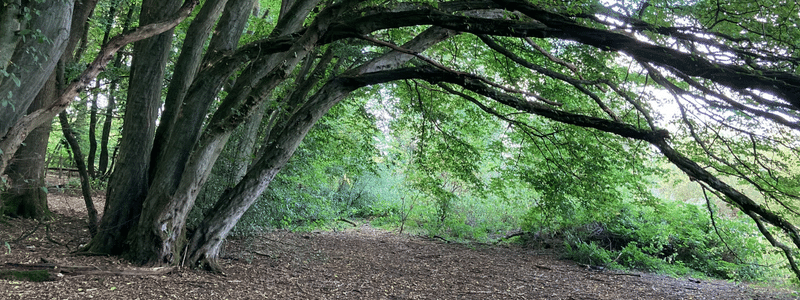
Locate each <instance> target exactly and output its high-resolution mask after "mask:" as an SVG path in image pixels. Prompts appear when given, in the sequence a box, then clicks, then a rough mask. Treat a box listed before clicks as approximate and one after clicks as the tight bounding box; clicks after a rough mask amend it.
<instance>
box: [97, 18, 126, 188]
mask: <svg viewBox="0 0 800 300" xmlns="http://www.w3.org/2000/svg"><path fill="white" fill-rule="evenodd" d="M116 11H117V8H116V6H112V7H111V8H109V11H108V20H109V23H108V25H106V29H105V33H103V40H104V41H105V40H107V39H108V38H109V36H110V35H111V28H112V27H113V26H112V25H113V22H111V21H110V20H112V19H113V18H114V16H115V15H116ZM133 12H134V6H131V7H130V8H128V13H127V14H126V15H125V20H123V21H122V23H123V24H122V29H123V30H127V29H128V27H130V25H131V21H132V20H133ZM122 56H123V54H122V53H117V55H116V58H114V62H113V63H111V66H112V67H113V68H119V67H120V66H121V65H122ZM118 85H119V79H118V78H114V79H112V80H111V84H110V85H109V87H108V94H107V97H108V98H107V99H108V105H107V106H106V112H105V119H103V132H102V133H101V135H100V159H99V160H100V162H99V163H98V168H97V173H99V175H100V176H105V175H106V173H107V172H108V171H109V170H108V160H109V156H108V139H109V138H110V136H111V126H112V121H113V120H114V109H116V91H117V86H118Z"/></svg>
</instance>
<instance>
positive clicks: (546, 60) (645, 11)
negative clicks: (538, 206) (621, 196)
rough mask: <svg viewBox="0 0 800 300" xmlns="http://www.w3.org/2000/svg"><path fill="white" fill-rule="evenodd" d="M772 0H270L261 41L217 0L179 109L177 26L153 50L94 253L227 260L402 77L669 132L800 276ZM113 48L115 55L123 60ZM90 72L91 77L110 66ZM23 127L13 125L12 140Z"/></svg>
mask: <svg viewBox="0 0 800 300" xmlns="http://www.w3.org/2000/svg"><path fill="white" fill-rule="evenodd" d="M155 2H156V1H144V2H143V3H142V9H143V13H142V16H141V17H140V24H147V23H151V22H154V21H155V20H158V19H160V18H162V17H164V16H166V15H169V14H171V13H172V12H174V11H176V10H177V9H178V8H177V6H178V5H179V3H175V2H174V1H173V2H170V1H166V2H159V3H157V4H156V3H155ZM768 2H771V3H769V4H768V5H767V4H758V3H751V2H747V1H732V2H726V3H720V2H716V1H696V2H691V3H685V2H682V1H669V0H660V1H646V2H642V3H636V4H628V3H611V4H603V3H601V2H599V1H593V0H585V1H570V2H562V1H527V0H464V1H458V0H456V1H442V2H437V1H354V0H342V1H320V0H296V1H288V0H287V1H281V2H280V4H278V3H277V1H275V2H274V3H272V2H269V3H270V4H271V5H272V6H271V8H278V10H279V12H277V13H276V12H274V11H273V12H272V15H271V16H275V17H274V19H273V20H274V22H273V23H269V24H266V23H263V22H262V23H261V27H259V28H258V30H256V31H255V32H254V33H253V34H248V35H246V36H244V37H242V32H243V28H244V26H245V24H246V22H247V20H248V18H250V15H251V12H252V9H253V6H254V4H255V2H254V1H252V0H228V1H224V0H209V1H206V2H205V3H204V4H203V6H202V7H201V8H200V10H199V11H198V12H197V14H196V15H195V16H194V18H193V19H191V21H189V22H190V23H188V27H187V28H186V29H185V32H186V34H185V35H184V38H183V40H181V41H177V43H175V44H176V45H180V47H181V48H180V49H181V50H180V52H179V56H178V58H177V61H176V63H175V64H174V65H173V66H171V70H173V71H172V73H171V74H170V76H169V77H170V79H171V80H170V82H169V85H168V87H167V91H166V93H165V100H164V104H163V107H164V108H163V112H162V113H161V114H160V115H159V114H158V113H157V109H158V107H159V106H160V105H161V103H160V98H161V94H162V93H161V87H162V84H161V80H162V79H163V77H165V76H166V75H165V73H164V72H165V70H167V68H166V63H165V62H166V60H165V55H166V53H167V51H168V50H169V49H170V48H172V47H173V46H171V45H172V43H173V42H172V41H170V39H171V38H172V37H173V36H175V35H174V34H172V33H169V32H167V33H165V34H164V35H161V36H159V37H157V38H154V39H150V40H147V41H143V42H141V43H140V44H137V46H135V47H134V50H133V56H134V59H133V62H132V66H133V71H132V76H131V78H130V86H131V90H130V91H129V92H128V99H127V106H126V108H125V110H126V113H125V120H124V125H123V126H124V129H123V133H122V134H123V137H122V142H121V154H120V159H119V166H118V167H117V168H116V169H115V171H114V173H113V175H112V177H111V181H110V183H109V190H108V200H107V206H106V208H105V210H104V214H103V219H102V221H101V223H100V227H99V230H98V234H97V235H96V236H95V237H94V238H93V240H92V242H91V243H90V244H89V245H87V247H86V249H85V250H86V251H89V252H96V253H112V254H127V255H128V257H130V258H131V259H132V260H133V261H135V262H137V263H140V264H143V265H174V264H178V263H182V262H185V263H186V264H188V265H191V266H197V267H205V268H208V269H210V270H215V271H221V267H220V266H219V264H218V263H217V257H218V254H219V250H220V246H221V244H222V242H223V241H224V239H225V238H226V236H227V235H228V233H229V232H230V230H231V228H232V227H233V226H234V225H235V224H236V222H237V220H238V219H239V218H240V217H241V216H242V214H243V213H244V212H245V211H246V210H247V209H248V208H249V207H250V205H252V203H253V202H254V201H255V199H256V198H257V197H258V196H259V195H260V194H261V193H262V192H264V190H265V189H267V188H268V187H269V184H270V182H271V180H272V179H273V178H274V176H275V175H276V174H277V173H278V172H280V170H281V168H283V167H284V166H285V164H286V163H287V161H288V160H289V158H290V157H291V156H292V155H293V153H294V151H295V150H296V148H297V146H298V144H299V143H300V142H301V141H302V140H303V138H304V136H305V135H306V134H307V133H308V131H309V130H310V129H311V127H312V126H313V125H314V124H315V123H316V122H317V121H318V120H319V119H320V118H321V117H322V116H323V115H324V114H325V113H326V112H327V111H328V109H330V108H331V107H332V106H334V105H336V104H337V103H338V102H340V101H346V99H347V98H348V95H349V94H350V93H352V92H353V91H356V90H358V89H360V88H363V87H366V86H373V85H383V86H384V87H386V88H387V90H389V91H391V88H392V86H393V84H394V83H398V82H403V83H405V84H408V85H413V86H414V87H418V88H421V89H426V90H430V91H432V94H436V93H439V94H441V95H443V96H442V98H443V99H447V100H449V101H463V103H468V104H470V105H474V106H475V107H477V108H479V110H480V111H482V112H483V113H485V114H486V115H488V116H493V117H496V118H499V119H501V120H503V121H504V122H507V123H508V124H509V126H510V128H511V129H510V130H513V131H517V132H525V133H527V134H528V135H529V136H530V137H531V141H532V142H536V141H544V140H547V139H549V138H550V137H551V136H552V135H553V134H555V133H553V134H542V133H537V128H540V127H542V126H543V125H542V124H543V123H548V124H553V123H556V124H565V125H564V126H565V127H564V128H566V129H564V130H568V131H581V132H604V133H608V134H602V135H598V136H597V138H598V139H602V141H603V143H606V144H614V145H625V146H619V147H610V148H614V149H619V151H624V149H625V148H626V147H630V145H637V146H638V147H651V148H652V149H654V150H657V151H658V152H659V153H660V155H663V157H665V158H666V159H667V160H669V161H670V162H671V163H672V164H674V165H675V166H677V167H678V168H679V169H680V170H682V171H683V172H684V173H686V174H687V176H688V177H689V178H690V179H691V180H694V181H696V182H697V183H698V184H700V185H701V186H703V188H704V189H707V190H709V191H711V192H712V193H713V194H714V195H716V196H717V197H719V198H720V199H722V200H723V201H725V202H727V203H729V204H730V205H732V206H733V207H735V208H737V209H739V210H741V212H742V213H744V214H746V215H748V216H750V217H751V219H752V220H753V222H755V223H756V224H757V225H758V228H759V230H760V231H761V233H762V234H763V235H764V236H765V237H766V238H767V239H768V240H769V241H770V243H772V244H773V245H774V246H775V247H778V248H779V249H781V250H782V251H783V252H784V254H785V255H786V258H787V261H788V263H789V265H790V267H791V268H792V270H793V271H794V272H795V273H796V274H797V275H798V277H800V269H798V267H797V264H796V262H795V259H796V257H795V256H796V254H795V252H796V251H797V250H798V248H800V235H798V232H797V228H796V226H795V225H794V223H793V222H795V220H796V218H797V216H796V215H797V213H796V211H797V209H796V205H797V202H796V200H797V199H798V197H799V196H800V195H798V192H797V191H798V186H797V182H798V181H797V178H798V174H797V169H796V163H797V162H798V158H800V155H799V154H800V152H798V149H797V136H798V134H797V130H798V125H797V124H798V117H800V115H798V107H800V102H798V97H797V96H798V93H800V88H798V87H800V77H798V76H797V75H796V72H795V71H794V70H795V69H796V68H797V65H798V56H797V53H796V51H797V45H796V42H795V41H796V40H797V37H798V36H799V35H800V32H798V29H797V28H795V27H794V26H792V24H796V23H797V21H798V20H797V19H798V13H797V12H798V9H799V8H798V6H797V5H796V4H794V5H792V4H790V3H782V2H781V1H768ZM265 3H267V2H265ZM160 5H165V7H161V6H160ZM186 7H188V6H187V5H184V9H186ZM159 13H163V15H158V14H159ZM254 18H255V17H254ZM171 24H174V23H171ZM214 24H216V27H213V26H214ZM212 28H213V30H212ZM212 32H213V34H212ZM110 43H113V39H112V42H110ZM145 45H148V46H145ZM205 45H207V46H205ZM116 49H118V48H116ZM109 54H110V53H109V52H103V54H102V55H99V56H98V58H97V59H98V60H104V62H105V63H107V62H108V60H109V59H110V58H111V56H110V55H109ZM139 63H142V64H144V65H147V66H141V67H140V65H139ZM91 67H92V68H94V67H95V66H91ZM91 70H93V71H91V72H90V75H91V76H92V77H81V80H84V79H87V78H93V76H94V75H96V74H97V72H98V71H99V70H100V68H95V69H91ZM87 72H88V71H87ZM80 82H83V81H80ZM4 84H5V83H4ZM225 84H229V87H226V88H225V89H224V92H221V91H223V86H224V85H225ZM84 86H85V85H84ZM78 87H81V86H75V87H72V88H71V90H72V91H74V90H75V88H78ZM68 91H70V90H68ZM2 93H5V90H0V94H2ZM144 94H147V96H146V97H144V96H142V95H144ZM420 95H421V93H420ZM73 96H74V95H73ZM73 96H69V97H73ZM69 97H68V98H69ZM420 97H421V96H420ZM145 98H146V99H145ZM62 99H64V98H63V97H62ZM65 100H66V102H68V101H70V100H71V98H69V99H65ZM61 103H62V104H59V105H64V104H63V103H65V102H61ZM420 103H422V101H420ZM667 107H674V109H673V111H674V114H668V112H669V111H668V109H666V108H667ZM260 109H265V110H266V111H265V112H264V116H270V117H269V118H267V119H268V120H267V121H265V122H267V125H266V126H269V132H270V134H269V135H267V136H266V138H264V139H263V140H261V141H258V147H259V149H260V150H259V151H258V153H259V154H258V156H257V157H256V160H255V161H254V162H253V163H252V164H251V165H250V166H249V168H248V170H247V172H246V173H245V174H244V175H243V177H241V179H240V180H239V181H238V183H237V184H236V185H235V186H234V187H232V188H230V189H228V190H226V191H225V192H224V193H223V194H222V196H220V198H219V199H218V200H217V202H216V205H215V206H214V207H213V208H212V209H211V210H210V211H208V212H207V213H206V215H205V217H204V219H203V220H202V221H201V222H200V223H199V225H198V226H197V227H196V228H192V230H191V232H188V231H187V228H186V220H187V216H188V213H189V211H190V209H191V208H192V207H193V205H194V203H195V200H196V198H197V195H198V192H199V191H200V189H201V187H202V186H203V185H204V184H205V182H206V180H207V179H208V176H209V172H210V170H211V166H213V164H214V162H215V161H216V159H217V157H218V156H219V153H220V151H221V150H222V148H223V146H224V145H225V143H226V142H227V140H228V138H229V137H230V135H231V133H232V132H233V130H234V129H236V128H237V127H238V126H241V125H242V124H244V123H246V122H247V121H248V120H254V119H255V120H258V119H261V118H260V117H255V118H251V116H252V115H254V114H256V113H257V112H258V114H260V112H259V110H260ZM6 113H8V112H6ZM31 116H32V114H29V115H28V116H26V117H24V118H21V119H20V120H21V121H14V122H17V124H20V122H23V120H25V119H30V118H34V117H35V115H34V116H33V117H31ZM50 117H52V116H50ZM156 120H158V123H157V124H158V128H155V126H156ZM17 126H18V125H14V128H17ZM7 127H10V126H7ZM0 129H3V130H4V131H3V132H5V131H7V129H5V128H0ZM18 135H19V133H17V131H13V130H12V131H8V133H7V134H6V136H5V137H4V139H3V140H2V141H0V146H2V145H3V144H2V143H5V142H7V141H10V140H12V139H15V138H17V136H18ZM630 141H638V143H633V144H631V143H629V142H630ZM648 145H649V146H648ZM2 149H3V151H5V154H4V155H8V153H9V152H13V150H11V148H2ZM6 149H9V150H6ZM14 149H16V148H14ZM574 151H580V150H574ZM584 151H585V150H584ZM4 157H5V156H4ZM2 167H3V169H4V168H5V163H4V164H3V165H2ZM0 170H2V169H0ZM731 179H733V180H736V181H741V182H743V183H744V184H746V185H749V186H752V187H753V188H754V189H755V190H757V191H759V192H760V193H761V194H762V195H763V200H755V199H753V198H752V197H751V196H747V195H745V194H743V193H742V192H740V191H738V190H736V189H735V188H733V187H732V185H731V183H729V182H726V181H727V180H731ZM565 180H569V179H565ZM572 180H574V178H573V179H572Z"/></svg>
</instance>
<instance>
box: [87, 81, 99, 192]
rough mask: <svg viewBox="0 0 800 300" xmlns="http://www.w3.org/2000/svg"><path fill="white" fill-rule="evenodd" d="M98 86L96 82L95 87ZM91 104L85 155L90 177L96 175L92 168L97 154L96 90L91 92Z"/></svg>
mask: <svg viewBox="0 0 800 300" xmlns="http://www.w3.org/2000/svg"><path fill="white" fill-rule="evenodd" d="M98 88H100V84H99V83H98V84H97V85H96V86H95V89H98ZM91 97H92V100H91V101H92V106H91V107H90V108H89V153H88V154H87V157H86V171H87V172H89V176H91V177H92V178H95V177H97V172H95V170H94V162H95V160H96V159H95V157H96V156H97V97H98V91H97V90H95V91H94V92H93V93H92V96H91Z"/></svg>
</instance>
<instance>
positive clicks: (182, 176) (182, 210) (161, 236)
mask: <svg viewBox="0 0 800 300" xmlns="http://www.w3.org/2000/svg"><path fill="white" fill-rule="evenodd" d="M231 4H232V5H235V4H238V5H246V6H247V8H248V9H239V11H240V13H241V14H243V16H238V17H236V18H235V19H237V20H240V21H239V22H245V21H246V17H244V16H247V15H249V11H250V10H249V8H251V7H252V2H249V1H231ZM229 8H230V7H229ZM309 10H310V9H309ZM220 26H221V27H222V28H223V29H221V30H220V31H218V35H215V36H214V39H215V40H218V39H225V40H226V41H212V43H211V44H212V45H214V46H215V47H225V46H233V45H235V43H234V42H233V41H234V40H238V38H239V37H240V32H241V31H240V30H237V31H236V32H234V31H231V30H230V29H229V28H227V27H228V26H232V27H238V26H243V25H236V24H235V23H221V22H220ZM231 33H233V34H231ZM224 50H226V49H210V52H209V54H210V55H214V54H215V52H219V51H224ZM276 56H277V55H276ZM280 56H281V57H284V56H287V55H280ZM280 61H282V60H278V59H277V58H275V59H273V60H272V61H271V62H270V63H271V64H267V65H265V66H261V67H262V68H269V67H274V66H276V65H277V64H278V63H276V62H280ZM233 70H235V69H233V68H231V69H229V71H230V72H229V73H225V72H210V73H201V74H200V75H199V76H198V78H197V79H195V83H193V84H192V87H193V88H190V90H189V91H188V93H187V96H186V99H185V100H184V101H183V102H184V103H183V105H181V107H180V113H179V114H177V117H176V119H175V120H174V121H173V122H172V124H165V125H167V126H169V125H172V126H170V127H171V128H169V130H168V131H167V133H166V135H167V136H168V138H166V139H165V140H164V142H165V143H166V144H165V145H162V146H161V149H162V150H161V152H162V153H160V155H159V156H158V164H157V165H156V168H155V171H154V178H153V181H152V182H153V186H152V187H151V190H150V193H149V194H148V195H147V199H146V201H145V203H144V208H143V211H142V216H141V219H140V220H139V224H138V228H137V230H136V232H135V233H134V234H132V236H131V247H132V248H131V251H130V256H131V257H132V258H133V260H134V261H136V262H138V263H142V264H149V265H158V264H170V263H174V262H175V259H176V257H179V254H180V250H181V249H182V247H181V245H182V243H183V241H182V240H183V239H182V236H183V235H184V229H185V228H184V227H185V224H186V217H187V216H188V213H189V211H190V209H191V207H192V206H193V205H194V201H195V199H196V197H197V193H198V192H199V191H200V190H201V189H200V187H202V183H204V182H205V180H206V179H207V177H208V174H209V173H210V171H211V168H212V166H213V164H214V162H215V161H216V158H217V157H218V156H219V152H220V151H221V150H222V148H223V146H224V144H225V142H227V139H228V137H230V134H231V132H232V130H233V129H234V128H235V127H236V124H228V123H225V122H220V121H219V119H224V118H223V117H219V116H216V115H215V117H214V118H212V121H211V125H209V126H208V127H209V129H206V132H212V133H211V134H210V135H211V136H212V137H204V138H200V140H199V141H198V136H199V134H200V132H199V131H200V129H201V127H202V126H203V122H204V120H203V119H202V118H201V117H202V116H204V115H205V114H206V111H207V110H208V107H209V105H210V104H211V100H213V99H214V96H215V95H216V94H217V92H218V91H219V88H220V87H221V82H222V80H219V79H226V78H227V76H229V75H230V73H232V71H233ZM209 77H210V78H219V79H213V80H209ZM198 82H199V83H206V84H199V85H198ZM212 82H213V83H214V84H213V85H211V86H209V85H210V83H212ZM228 98H232V97H231V96H230V95H229V97H228ZM228 98H226V100H224V101H223V104H222V105H223V106H225V105H226V104H225V103H229V102H231V100H229V99H228ZM232 107H233V108H235V106H232ZM218 111H224V112H222V113H220V114H222V115H225V116H231V115H235V114H236V113H237V111H236V110H235V109H219V110H218ZM246 112H247V111H246V110H245V113H246ZM215 120H216V121H215ZM207 135H209V134H207ZM193 148H200V149H202V150H194V151H193V150H192V149H193Z"/></svg>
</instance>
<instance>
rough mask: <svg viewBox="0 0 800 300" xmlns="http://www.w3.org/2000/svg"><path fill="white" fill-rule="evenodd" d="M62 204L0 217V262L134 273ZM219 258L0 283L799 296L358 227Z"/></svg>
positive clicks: (480, 294)
mask: <svg viewBox="0 0 800 300" xmlns="http://www.w3.org/2000/svg"><path fill="white" fill-rule="evenodd" d="M57 199H61V198H57ZM57 199H54V200H57ZM62 200H63V199H62ZM76 201H77V200H76ZM74 206H77V205H74ZM65 208H69V209H70V210H57V211H59V212H61V213H71V214H70V215H71V216H64V215H58V216H57V219H56V220H55V221H53V222H52V223H51V224H50V226H49V230H46V229H48V228H45V226H40V227H39V229H38V230H37V231H36V232H34V233H33V234H31V235H30V236H29V237H27V238H25V239H24V240H22V241H19V242H9V244H8V247H6V246H5V244H4V243H3V242H5V241H12V240H14V239H16V238H18V237H20V236H23V235H24V234H25V233H27V232H30V231H31V230H32V229H34V228H36V226H37V224H36V222H34V221H30V220H18V219H13V220H9V221H8V222H7V223H5V224H3V223H0V246H2V249H0V251H2V252H0V268H5V267H7V265H6V263H23V264H42V263H48V264H54V265H60V266H82V267H85V268H84V269H85V270H98V271H100V270H104V271H108V270H132V269H134V268H133V266H130V265H129V264H127V263H126V262H125V261H123V260H120V259H119V258H117V257H102V256H95V257H85V256H74V255H71V254H70V252H71V251H73V250H75V249H77V248H78V246H79V245H81V244H84V243H86V242H88V236H89V235H88V232H87V231H86V229H85V223H86V222H85V220H82V219H79V218H78V216H79V215H80V214H79V213H76V211H75V210H74V209H75V208H74V207H72V206H66V207H65ZM55 242H57V243H59V244H61V245H58V244H56V243H55ZM221 262H222V263H223V266H224V267H225V268H226V274H225V275H224V276H222V275H214V274H210V273H207V272H203V271H195V270H188V269H185V268H178V269H177V270H175V271H173V272H171V273H168V274H164V275H135V276H130V275H108V274H105V275H102V274H101V275H73V274H74V273H67V272H66V271H65V272H64V274H65V276H60V277H56V280H55V281H48V282H39V283H36V282H27V281H19V280H4V279H0V299H87V298H93V299H795V298H794V296H792V294H791V293H790V292H788V291H777V290H766V289H757V288H752V287H748V286H743V285H736V284H732V283H728V282H724V281H699V280H693V279H674V278H668V277H664V276H658V275H652V274H639V273H620V272H614V271H602V272H601V271H595V270H588V269H586V268H584V267H581V266H579V265H576V264H575V263H573V262H570V261H564V260H559V259H557V256H556V255H554V254H552V253H542V252H537V251H534V250H531V249H526V248H522V247H516V246H512V247H500V246H491V247H490V246H465V245H457V244H446V243H443V242H441V241H437V240H428V239H424V238H419V237H409V236H405V235H402V236H400V235H396V234H393V233H390V232H386V231H384V230H380V229H375V228H372V227H369V226H367V225H363V224H362V225H360V226H359V227H351V228H350V229H348V230H346V231H344V232H341V231H340V232H314V233H293V232H287V231H271V232H265V233H263V234H261V235H258V236H252V237H247V238H241V239H231V240H230V241H229V242H228V243H226V246H225V249H224V253H223V255H222V260H221Z"/></svg>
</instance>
